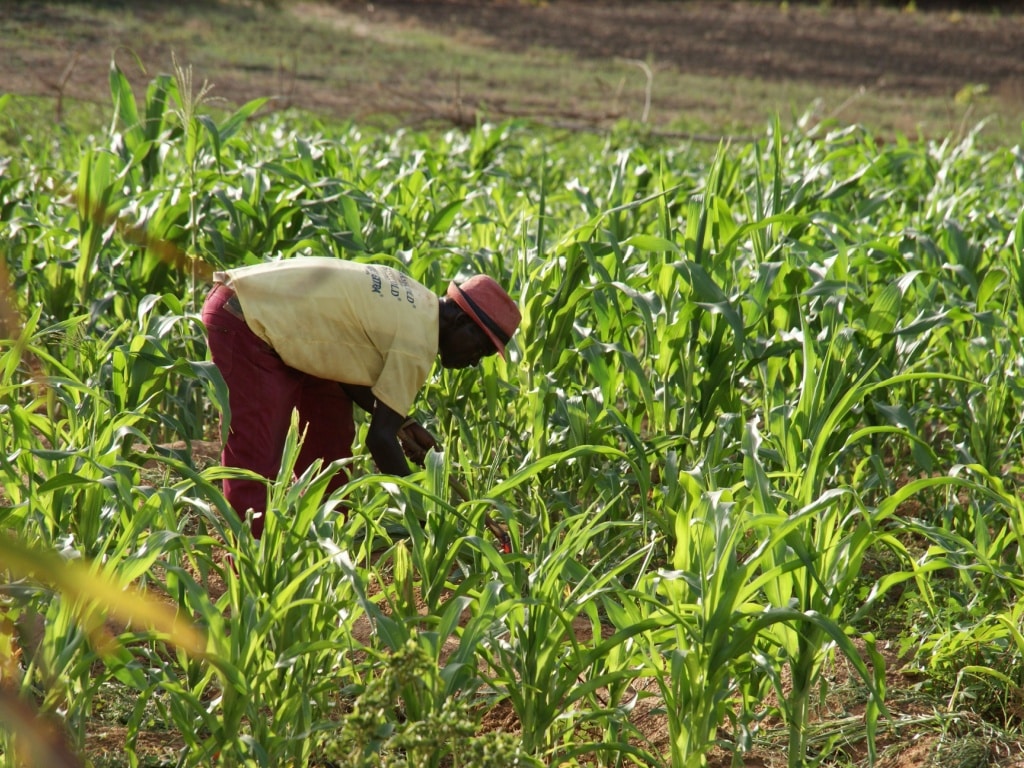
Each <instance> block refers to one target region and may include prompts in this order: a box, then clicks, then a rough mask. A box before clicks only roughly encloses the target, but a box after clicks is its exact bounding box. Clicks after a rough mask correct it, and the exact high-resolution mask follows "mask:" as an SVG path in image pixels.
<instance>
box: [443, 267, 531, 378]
mask: <svg viewBox="0 0 1024 768" xmlns="http://www.w3.org/2000/svg"><path fill="white" fill-rule="evenodd" d="M520 319H522V318H521V315H520V314H519V307H517V306H516V303H515V302H514V301H512V298H511V297H510V296H509V295H508V294H507V293H506V292H505V290H504V289H503V288H502V287H501V286H500V285H498V283H497V282H495V281H494V279H492V278H490V277H488V276H487V275H476V276H475V277H471V278H469V280H466V281H465V282H464V283H455V282H452V283H451V284H450V285H449V286H448V292H447V294H446V295H445V296H444V297H443V298H442V299H441V304H440V322H439V331H438V353H439V354H440V355H441V365H443V366H444V367H445V368H468V367H470V366H474V365H476V364H477V363H479V362H480V360H481V359H482V358H484V357H487V356H488V355H493V354H494V353H495V352H497V353H498V354H499V355H501V356H502V357H504V356H505V345H506V344H507V343H508V341H509V339H511V338H512V334H514V333H515V332H516V328H518V327H519V321H520Z"/></svg>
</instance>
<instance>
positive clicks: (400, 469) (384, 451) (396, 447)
mask: <svg viewBox="0 0 1024 768" xmlns="http://www.w3.org/2000/svg"><path fill="white" fill-rule="evenodd" d="M366 448H367V449H368V450H369V451H370V455H371V456H372V457H373V461H374V463H375V464H376V465H377V469H378V471H380V472H383V473H384V474H387V475H397V476H399V477H404V476H405V475H408V474H409V462H408V461H406V459H405V452H404V451H403V450H402V446H401V445H400V444H399V442H398V438H397V437H394V436H390V437H389V436H388V435H375V434H374V433H373V431H372V430H371V431H370V432H369V433H368V434H367V436H366Z"/></svg>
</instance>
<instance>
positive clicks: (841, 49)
mask: <svg viewBox="0 0 1024 768" xmlns="http://www.w3.org/2000/svg"><path fill="white" fill-rule="evenodd" d="M959 5H962V6H963V7H964V8H971V9H973V10H961V9H957V7H956V6H957V4H950V3H926V2H921V3H918V4H917V5H916V6H915V5H914V4H910V5H907V4H899V5H896V4H890V5H880V4H877V3H865V2H850V3H840V2H821V3H798V2H792V3H788V2H783V3H776V2H765V3H753V2H750V3H747V2H738V3H734V2H700V1H697V2H599V1H598V2H590V1H589V0H587V1H585V2H573V1H571V0H558V1H557V2H525V1H520V0H497V1H496V2H481V1H476V2H474V1H467V0H461V1H460V0H445V1H443V2H427V1H424V0H405V1H402V2H379V3H370V2H352V1H351V0H338V1H337V2H330V3H326V2H324V3H314V2H282V3H280V4H278V5H277V6H274V5H271V4H267V5H261V4H257V3H236V2H215V3H200V2H181V3H174V4H165V3H158V2H150V1H149V0H141V1H140V2H133V3H130V4H128V5H127V6H126V5H124V4H122V3H102V2H90V3H68V4H63V3H47V2H36V3H19V2H12V1H10V0H8V2H4V3H2V4H0V25H2V28H3V30H4V34H3V39H2V40H0V83H3V89H4V90H5V91H7V92H11V93H18V94H32V95H36V96H39V97H41V98H42V99H44V101H43V104H44V105H45V106H43V107H42V108H43V109H44V110H45V109H55V110H56V112H57V113H58V114H59V113H60V112H62V110H63V109H64V108H65V107H67V106H68V104H67V102H71V101H74V102H75V104H76V105H77V107H81V102H82V101H83V100H84V101H85V102H90V101H92V102H94V103H95V104H96V105H97V110H98V112H99V113H103V111H105V109H106V104H107V93H106V80H107V68H108V65H109V62H110V59H111V55H112V54H116V57H117V60H118V62H119V63H120V65H121V67H122V69H123V70H124V71H125V73H126V75H127V76H128V77H129V79H130V80H131V81H132V82H133V83H135V84H137V85H141V84H142V83H144V82H146V81H147V80H148V79H149V78H150V77H152V76H154V75H156V74H158V73H160V72H169V71H171V70H172V67H173V61H174V60H175V58H176V60H177V61H178V62H179V63H181V64H187V65H189V66H191V67H192V68H193V73H194V77H195V79H196V81H197V83H198V82H203V81H207V82H209V83H210V84H211V85H212V86H213V89H214V90H213V92H212V95H213V96H215V97H218V98H221V99H224V100H225V101H226V102H227V103H233V104H236V105H237V104H241V103H243V102H244V101H247V100H249V99H253V98H257V97H272V101H271V103H270V104H269V105H268V109H284V108H287V107H291V106H295V107H300V108H303V109H308V110H311V111H313V112H316V113H318V114H321V115H329V116H333V117H336V118H352V119H357V120H360V121H367V120H369V121H374V122H378V123H382V124H386V125H388V124H389V125H395V126H398V125H402V126H422V125H424V124H430V123H434V124H436V123H439V122H440V123H449V124H450V123H453V122H454V123H456V124H463V125H472V124H473V123H474V122H475V121H477V120H480V119H486V120H500V119H504V118H508V117H523V116H527V117H532V118H535V119H537V120H540V121H542V122H544V123H546V124H554V125H563V126H565V125H568V126H573V127H581V128H607V127H609V126H611V125H614V124H615V122H616V121H618V120H620V119H626V120H631V121H638V122H639V121H643V122H646V123H649V124H650V126H651V127H652V129H654V130H658V131H664V132H672V131H676V132H681V133H684V134H695V135H706V136H707V138H709V139H712V140H717V138H719V137H723V136H724V137H728V136H738V137H743V136H749V135H755V136H756V135H760V133H761V131H762V129H763V126H764V125H765V123H766V122H768V121H770V120H771V119H772V118H773V117H774V115H775V114H777V113H778V114H781V115H782V117H783V119H784V121H786V123H791V122H793V121H794V120H796V119H798V118H801V117H804V118H807V119H810V120H812V121H814V120H825V119H836V120H838V121H840V122H842V123H844V124H853V123H860V124H863V125H865V126H866V127H868V128H869V129H870V130H871V131H872V132H873V133H875V134H876V135H878V136H880V137H883V138H885V137H888V138H892V137H893V136H894V135H895V134H896V133H901V134H904V135H907V136H910V137H916V136H918V135H925V136H930V137H936V136H945V135H948V134H950V133H954V134H955V133H957V132H958V131H961V130H962V129H963V128H964V126H965V125H972V124H973V123H975V122H977V121H978V120H981V119H982V118H984V119H987V120H989V121H990V122H989V129H988V131H987V132H986V135H990V136H992V137H993V139H994V140H1000V139H1006V138H1007V137H1009V139H1010V141H1016V140H1017V138H1018V136H1017V131H1018V129H1019V126H1020V122H1021V119H1022V117H1024V57H1022V56H1021V55H1020V52H1021V50H1022V49H1024V22H1022V20H1021V19H1022V17H1021V11H1020V8H1019V6H1017V10H1015V11H1014V10H1012V9H1013V8H1014V7H1015V4H1014V3H970V4H968V3H963V4H959ZM894 6H895V7H894ZM915 9H916V10H915ZM126 10H127V12H126ZM62 95H63V96H65V97H66V98H65V99H64V100H61V99H60V97H61V96H62ZM72 97H73V99H72ZM55 99H56V100H57V101H56V102H55Z"/></svg>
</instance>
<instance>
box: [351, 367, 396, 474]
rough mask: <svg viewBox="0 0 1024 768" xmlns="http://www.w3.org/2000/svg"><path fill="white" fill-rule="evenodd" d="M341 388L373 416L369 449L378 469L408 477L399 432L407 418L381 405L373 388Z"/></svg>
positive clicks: (367, 443) (367, 435) (369, 435)
mask: <svg viewBox="0 0 1024 768" xmlns="http://www.w3.org/2000/svg"><path fill="white" fill-rule="evenodd" d="M341 388H342V389H344V390H345V392H346V394H348V396H349V397H350V398H352V402H353V403H355V404H356V405H358V406H359V407H360V408H362V409H363V410H364V411H366V412H367V413H370V414H371V416H370V428H369V430H367V433H366V448H367V450H369V451H370V455H371V456H372V457H373V461H374V463H375V464H376V465H377V469H378V470H379V471H380V472H383V473H385V474H388V475H398V476H400V477H403V476H405V475H408V474H409V462H407V461H406V460H405V452H404V451H403V450H402V446H401V444H399V442H398V430H399V429H401V427H402V424H403V423H404V422H405V416H403V415H402V414H400V413H398V412H397V411H393V410H391V409H390V408H388V407H387V406H386V405H384V403H382V402H380V401H379V400H378V399H377V398H376V397H374V394H373V392H372V391H371V390H370V388H369V387H362V386H355V385H353V384H342V385H341Z"/></svg>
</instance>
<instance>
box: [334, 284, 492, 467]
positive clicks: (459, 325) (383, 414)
mask: <svg viewBox="0 0 1024 768" xmlns="http://www.w3.org/2000/svg"><path fill="white" fill-rule="evenodd" d="M437 351H438V356H439V357H440V358H441V366H442V367H444V368H471V367H473V366H475V365H478V364H479V363H480V361H481V360H482V359H483V358H485V357H487V356H488V355H493V354H495V353H496V352H497V351H498V350H497V349H496V348H495V346H494V343H493V342H492V341H491V340H490V338H489V337H488V336H487V334H486V333H484V331H483V329H482V328H480V326H478V325H477V324H476V323H475V322H474V321H473V318H471V317H470V316H469V315H467V314H466V313H465V312H463V311H462V310H461V309H460V308H459V306H458V305H457V304H455V302H453V301H451V300H450V299H448V298H441V299H440V300H439V305H438V327H437ZM341 386H342V389H344V390H345V392H346V393H347V394H348V396H349V397H350V398H352V402H353V403H355V404H356V405H358V406H359V407H360V408H362V409H363V410H364V411H366V412H367V413H369V414H372V415H371V417H370V427H369V429H368V430H367V433H366V448H367V450H369V452H370V455H371V456H372V457H373V461H374V463H375V464H376V465H377V469H378V470H379V471H380V472H383V473H385V474H389V475H397V476H400V477H402V476H405V475H408V474H409V462H408V461H406V458H405V452H404V451H403V450H402V446H401V444H400V443H399V441H398V430H399V429H401V427H402V424H404V423H405V420H406V418H407V417H406V415H405V414H402V413H398V412H397V411H393V410H391V408H389V407H388V406H386V405H384V403H381V402H379V401H378V400H377V398H376V397H375V396H374V394H373V392H372V391H371V390H370V388H369V387H366V386H357V385H354V384H342V385H341Z"/></svg>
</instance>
